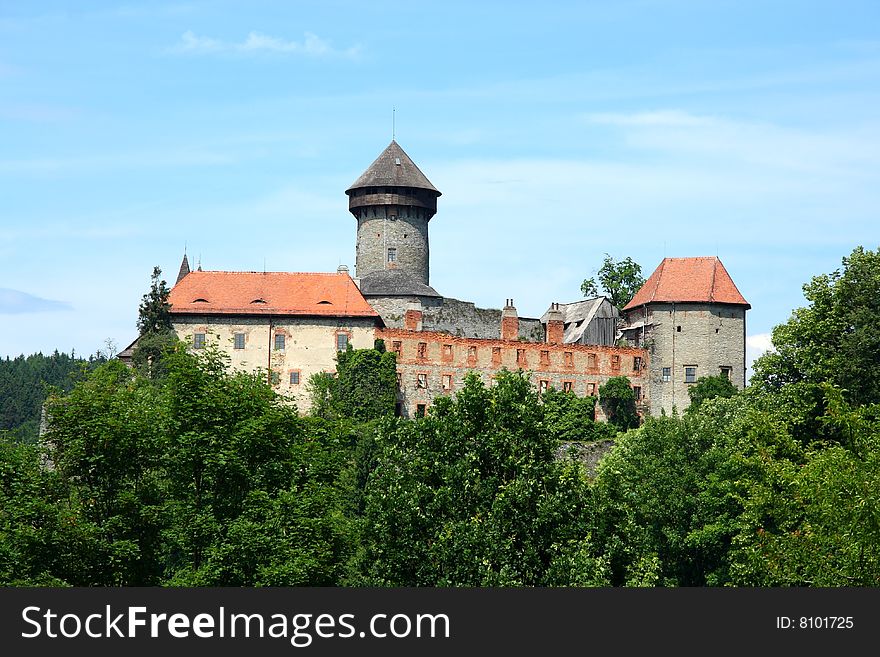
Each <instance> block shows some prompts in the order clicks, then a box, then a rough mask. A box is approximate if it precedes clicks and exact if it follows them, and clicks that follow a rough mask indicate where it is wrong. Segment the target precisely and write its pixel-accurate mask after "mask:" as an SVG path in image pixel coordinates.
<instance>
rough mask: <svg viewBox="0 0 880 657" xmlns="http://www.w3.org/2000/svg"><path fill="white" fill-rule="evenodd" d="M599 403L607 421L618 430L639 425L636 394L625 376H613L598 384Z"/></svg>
mask: <svg viewBox="0 0 880 657" xmlns="http://www.w3.org/2000/svg"><path fill="white" fill-rule="evenodd" d="M599 403H601V404H602V409H603V410H604V411H605V415H606V416H607V417H608V422H610V423H611V424H613V425H614V426H615V427H617V428H618V429H619V430H620V431H626V430H627V429H632V428H633V427H637V426H639V415H638V413H637V412H636V394H635V391H634V390H633V389H632V385H630V382H629V379H628V378H626V377H625V376H613V377H611V378H610V379H608V380H607V381H606V382H605V383H604V384H603V385H601V386H599Z"/></svg>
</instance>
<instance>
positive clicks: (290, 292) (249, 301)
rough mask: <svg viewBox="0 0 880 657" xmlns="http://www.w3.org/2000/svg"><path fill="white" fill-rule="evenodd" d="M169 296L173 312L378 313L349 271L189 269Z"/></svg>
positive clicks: (342, 314) (354, 314) (324, 314)
mask: <svg viewBox="0 0 880 657" xmlns="http://www.w3.org/2000/svg"><path fill="white" fill-rule="evenodd" d="M168 301H169V303H170V304H171V312H172V314H187V315H216V314H220V315H317V316H323V317H378V316H379V315H378V313H376V311H375V310H373V308H372V306H370V304H368V303H367V302H366V300H365V299H364V297H363V296H362V295H361V293H360V290H358V288H357V286H356V285H355V284H354V281H353V280H351V277H350V276H349V275H348V274H345V273H336V274H301V273H287V272H267V273H261V272H249V271H248V272H240V271H191V272H190V273H189V274H187V275H186V276H184V277H183V279H181V281H180V282H179V283H177V285H175V286H174V288H173V289H172V290H171V294H170V295H169V297H168Z"/></svg>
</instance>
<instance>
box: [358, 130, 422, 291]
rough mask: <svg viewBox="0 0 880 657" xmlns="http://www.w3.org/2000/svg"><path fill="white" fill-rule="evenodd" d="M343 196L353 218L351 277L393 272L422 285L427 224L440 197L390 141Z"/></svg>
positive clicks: (397, 145)
mask: <svg viewBox="0 0 880 657" xmlns="http://www.w3.org/2000/svg"><path fill="white" fill-rule="evenodd" d="M345 193H346V194H347V195H348V210H349V212H351V214H352V215H354V218H355V219H357V226H358V228H357V246H356V247H355V248H356V255H355V274H356V276H358V277H360V278H363V277H364V276H367V275H368V274H371V273H374V272H380V271H386V270H398V271H400V272H402V273H405V274H406V275H407V276H409V277H411V278H412V279H413V280H414V281H416V282H418V283H421V284H423V285H428V277H429V258H428V222H429V221H430V220H431V217H433V216H434V214H435V213H436V212H437V197H438V196H440V192H439V191H437V188H435V187H434V185H432V184H431V181H430V180H428V178H427V177H426V176H425V174H423V173H422V172H421V171H420V170H419V168H418V167H417V166H416V165H415V163H414V162H413V161H412V160H411V159H410V157H409V156H408V155H407V154H406V153H405V152H404V151H403V149H402V148H401V147H400V145H399V144H398V143H397V142H396V141H393V140H392V141H391V143H390V144H389V145H388V148H386V149H385V150H384V151H382V154H381V155H379V157H377V158H376V161H375V162H373V163H372V164H371V165H370V166H369V168H368V169H367V170H366V171H365V172H364V173H363V175H361V177H360V178H358V179H357V180H356V181H355V182H354V183H353V184H352V185H351V187H349V188H348V189H347V190H345Z"/></svg>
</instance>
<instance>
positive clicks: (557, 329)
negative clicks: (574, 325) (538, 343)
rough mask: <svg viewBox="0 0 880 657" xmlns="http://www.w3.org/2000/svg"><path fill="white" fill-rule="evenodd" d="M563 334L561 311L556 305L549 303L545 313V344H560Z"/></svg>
mask: <svg viewBox="0 0 880 657" xmlns="http://www.w3.org/2000/svg"><path fill="white" fill-rule="evenodd" d="M563 333H564V325H563V321H562V311H561V310H559V304H558V303H551V304H550V310H548V311H547V333H546V336H547V344H562V342H563Z"/></svg>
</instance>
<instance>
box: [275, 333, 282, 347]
mask: <svg viewBox="0 0 880 657" xmlns="http://www.w3.org/2000/svg"><path fill="white" fill-rule="evenodd" d="M283 350H284V334H283V333H276V334H275V351H283Z"/></svg>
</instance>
